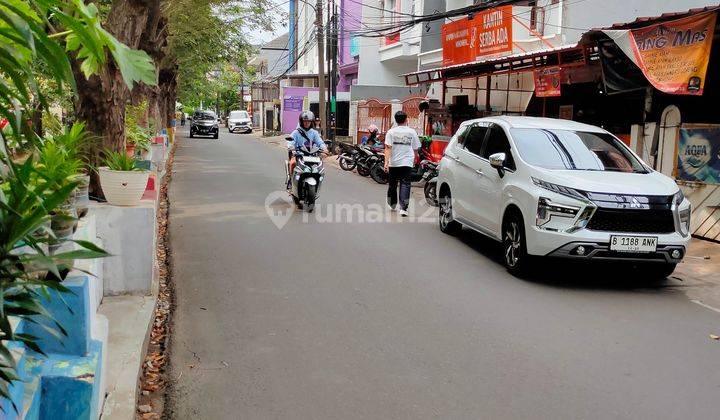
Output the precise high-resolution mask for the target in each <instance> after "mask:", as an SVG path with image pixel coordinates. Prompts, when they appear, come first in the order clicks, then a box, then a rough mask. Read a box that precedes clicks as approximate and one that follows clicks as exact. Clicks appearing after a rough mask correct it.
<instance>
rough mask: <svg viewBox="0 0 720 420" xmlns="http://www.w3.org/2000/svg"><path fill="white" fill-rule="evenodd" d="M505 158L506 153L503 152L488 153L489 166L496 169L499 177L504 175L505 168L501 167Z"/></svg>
mask: <svg viewBox="0 0 720 420" xmlns="http://www.w3.org/2000/svg"><path fill="white" fill-rule="evenodd" d="M506 159H507V155H506V154H505V153H493V154H492V155H490V158H489V160H490V166H492V167H493V168H495V169H497V171H498V175H500V178H502V177H503V176H505V170H504V169H503V166H504V165H505V160H506Z"/></svg>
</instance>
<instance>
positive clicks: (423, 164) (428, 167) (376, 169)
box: [370, 149, 437, 184]
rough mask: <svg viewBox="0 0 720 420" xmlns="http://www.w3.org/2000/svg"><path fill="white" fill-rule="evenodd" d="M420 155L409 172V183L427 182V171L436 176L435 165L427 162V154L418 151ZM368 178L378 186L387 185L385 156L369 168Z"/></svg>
mask: <svg viewBox="0 0 720 420" xmlns="http://www.w3.org/2000/svg"><path fill="white" fill-rule="evenodd" d="M418 153H419V155H420V159H421V160H420V163H419V164H418V165H415V166H414V167H413V169H412V171H411V172H410V182H419V181H423V180H425V181H427V180H428V178H427V175H426V174H427V173H428V172H429V171H434V173H435V175H434V176H437V164H436V163H434V162H432V161H431V160H429V157H430V156H429V154H428V152H427V151H425V150H424V149H420V150H419V151H418ZM370 176H371V177H372V179H373V180H374V181H375V182H377V183H378V184H387V183H388V176H387V172H385V156H384V155H383V156H382V157H381V158H380V160H378V162H377V163H375V165H374V166H373V167H372V168H370Z"/></svg>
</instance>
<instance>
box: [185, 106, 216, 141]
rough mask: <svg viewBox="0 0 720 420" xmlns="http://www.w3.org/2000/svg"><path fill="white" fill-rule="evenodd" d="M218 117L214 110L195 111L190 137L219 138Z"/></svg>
mask: <svg viewBox="0 0 720 420" xmlns="http://www.w3.org/2000/svg"><path fill="white" fill-rule="evenodd" d="M218 125H219V124H218V117H217V115H215V113H214V112H212V111H195V113H194V114H193V117H192V124H190V137H195V136H212V137H213V138H215V139H216V138H218V134H219V133H220V130H219V128H218Z"/></svg>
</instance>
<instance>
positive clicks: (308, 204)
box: [285, 111, 327, 213]
mask: <svg viewBox="0 0 720 420" xmlns="http://www.w3.org/2000/svg"><path fill="white" fill-rule="evenodd" d="M314 124H315V115H314V114H313V113H312V112H311V111H303V112H301V113H300V116H299V117H298V127H297V128H296V129H295V130H294V131H293V132H292V133H290V136H288V137H286V138H285V140H287V147H288V160H286V161H285V175H286V187H287V191H288V193H289V194H290V196H291V197H292V198H293V201H294V202H295V205H297V206H298V208H303V209H304V210H305V211H307V212H308V213H311V212H312V211H313V210H314V209H315V201H316V200H317V198H318V193H319V192H320V186H321V185H322V181H323V179H324V178H325V168H324V166H323V161H322V159H323V157H325V156H327V146H326V145H325V142H324V141H323V140H322V137H321V136H320V133H319V132H318V131H317V130H315V128H314Z"/></svg>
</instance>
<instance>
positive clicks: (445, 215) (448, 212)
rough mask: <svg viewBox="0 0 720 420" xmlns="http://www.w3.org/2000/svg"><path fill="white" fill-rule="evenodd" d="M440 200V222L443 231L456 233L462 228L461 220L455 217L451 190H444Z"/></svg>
mask: <svg viewBox="0 0 720 420" xmlns="http://www.w3.org/2000/svg"><path fill="white" fill-rule="evenodd" d="M438 201H439V207H440V209H439V211H438V224H439V226H440V231H441V232H442V233H447V234H448V235H456V234H458V233H459V232H460V230H461V229H462V225H461V224H460V222H458V221H457V220H455V219H454V217H453V209H452V197H451V196H450V192H449V191H443V193H442V196H441V197H440V200H438Z"/></svg>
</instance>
